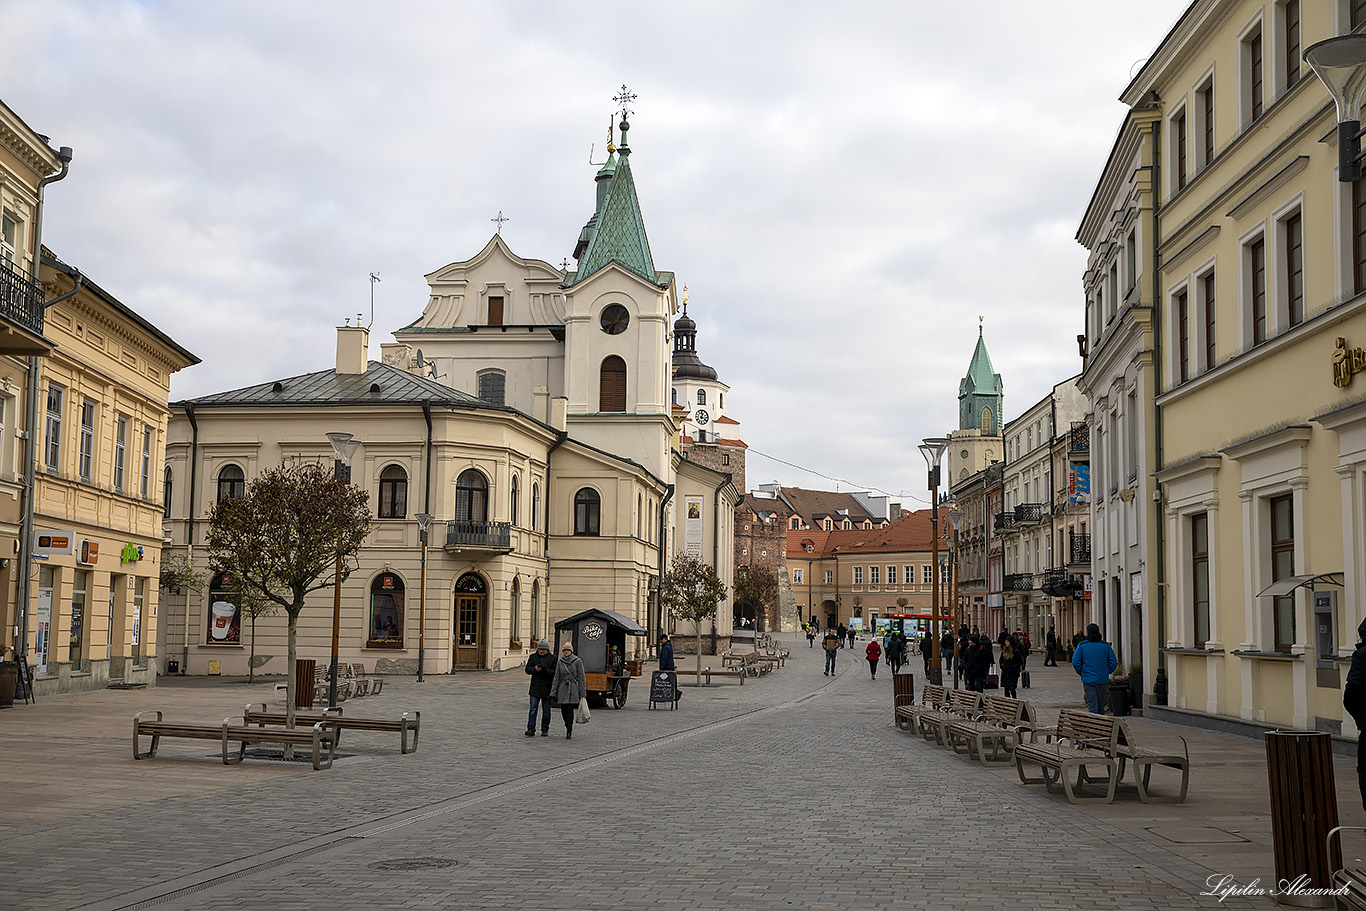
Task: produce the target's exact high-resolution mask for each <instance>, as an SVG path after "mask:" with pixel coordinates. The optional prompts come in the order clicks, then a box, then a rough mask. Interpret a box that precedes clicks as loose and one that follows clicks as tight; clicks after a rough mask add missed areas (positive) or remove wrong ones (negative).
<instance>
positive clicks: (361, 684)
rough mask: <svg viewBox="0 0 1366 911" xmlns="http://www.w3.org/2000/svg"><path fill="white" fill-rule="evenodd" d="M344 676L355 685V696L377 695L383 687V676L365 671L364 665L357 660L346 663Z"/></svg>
mask: <svg viewBox="0 0 1366 911" xmlns="http://www.w3.org/2000/svg"><path fill="white" fill-rule="evenodd" d="M346 677H347V679H348V680H349V681H350V682H351V683H352V684H354V685H355V687H356V693H355V694H356V695H357V696H377V695H379V691H380V690H382V689H384V678H383V677H377V676H375V675H374V674H367V673H365V665H364V664H362V663H360V662H359V661H353V662H351V663H350V664H348V665H346Z"/></svg>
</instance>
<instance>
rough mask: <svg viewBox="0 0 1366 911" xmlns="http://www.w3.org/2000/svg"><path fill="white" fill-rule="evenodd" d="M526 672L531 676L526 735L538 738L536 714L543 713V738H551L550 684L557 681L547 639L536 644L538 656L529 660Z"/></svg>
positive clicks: (553, 659) (535, 655) (533, 656)
mask: <svg viewBox="0 0 1366 911" xmlns="http://www.w3.org/2000/svg"><path fill="white" fill-rule="evenodd" d="M526 672H527V673H528V674H530V675H531V687H530V689H529V690H528V692H529V693H530V694H531V711H530V712H529V713H528V714H527V716H526V735H527V736H528V737H535V736H536V712H537V710H538V709H539V710H540V713H541V736H542V737H549V736H550V684H551V681H553V680H554V679H555V656H554V655H552V654H550V643H549V642H547V641H546V640H545V639H542V640H541V641H540V642H537V643H536V654H534V655H532V656H531V657H530V658H528V659H527V662H526Z"/></svg>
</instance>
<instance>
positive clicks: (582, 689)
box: [550, 642, 590, 740]
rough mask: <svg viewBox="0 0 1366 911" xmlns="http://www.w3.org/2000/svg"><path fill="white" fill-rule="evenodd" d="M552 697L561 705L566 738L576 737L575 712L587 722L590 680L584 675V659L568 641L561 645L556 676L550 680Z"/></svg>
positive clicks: (581, 719) (581, 720)
mask: <svg viewBox="0 0 1366 911" xmlns="http://www.w3.org/2000/svg"><path fill="white" fill-rule="evenodd" d="M550 698H551V699H553V700H555V703H556V704H557V705H558V706H559V707H560V717H562V718H563V719H564V739H565V740H572V739H573V738H574V714H575V712H577V713H578V715H579V718H578V720H579V721H580V722H583V723H586V722H587V721H588V719H589V717H590V716H589V713H588V680H587V678H585V677H584V675H583V660H582V659H580V658H579V656H578V655H576V654H574V646H573V645H572V644H570V643H568V642H566V643H564V644H563V645H561V646H560V660H559V661H556V662H555V677H554V679H552V680H551V681H550Z"/></svg>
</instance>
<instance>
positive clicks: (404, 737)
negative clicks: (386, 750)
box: [242, 702, 422, 754]
mask: <svg viewBox="0 0 1366 911" xmlns="http://www.w3.org/2000/svg"><path fill="white" fill-rule="evenodd" d="M242 721H243V723H244V724H254V725H256V726H258V727H265V726H266V725H268V724H269V725H283V724H284V723H285V713H284V712H278V711H271V710H270V709H269V708H267V707H266V704H265V703H264V702H258V703H251V704H249V705H248V706H247V708H246V711H244V712H243V713H242ZM318 722H327V723H328V724H330V725H332V726H333V727H335V728H336V729H337V741H338V742H339V743H340V742H341V732H342V731H347V730H349V731H380V732H383V733H388V734H398V739H399V748H400V750H401V751H402V752H403V753H405V754H407V753H416V752H417V738H418V736H419V735H420V734H421V730H422V713H421V712H404V713H403V714H402V715H400V716H399V717H398V718H396V719H390V718H356V717H354V716H351V715H345V714H343V713H342V710H341V709H337V711H336V712H335V713H333V712H330V711H325V712H323V713H322V714H321V715H315V714H308V713H296V714H295V715H294V723H295V724H316V723H318ZM409 734H412V735H413V738H412V741H411V743H410V742H409V740H408V735H409Z"/></svg>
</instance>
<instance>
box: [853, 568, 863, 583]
mask: <svg viewBox="0 0 1366 911" xmlns="http://www.w3.org/2000/svg"><path fill="white" fill-rule="evenodd" d="M854 584H855V585H862V584H863V567H862V566H855V567H854Z"/></svg>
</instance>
